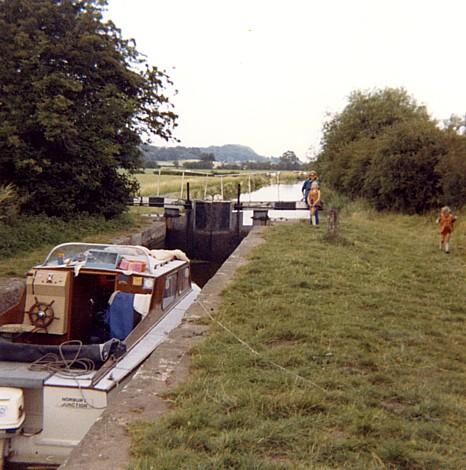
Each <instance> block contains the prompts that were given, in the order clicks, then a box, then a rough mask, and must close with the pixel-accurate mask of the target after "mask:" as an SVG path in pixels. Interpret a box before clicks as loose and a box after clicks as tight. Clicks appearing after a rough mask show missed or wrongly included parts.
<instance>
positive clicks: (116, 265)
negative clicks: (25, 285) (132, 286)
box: [41, 243, 153, 271]
mask: <svg viewBox="0 0 466 470" xmlns="http://www.w3.org/2000/svg"><path fill="white" fill-rule="evenodd" d="M128 259H129V260H131V261H133V262H140V265H141V271H145V270H146V269H149V267H150V266H151V264H153V263H151V262H150V261H149V256H148V253H147V249H146V248H144V247H138V246H130V245H104V244H90V243H64V244H62V245H58V246H56V247H55V248H54V249H53V250H52V251H51V252H50V253H49V255H48V256H47V258H46V260H45V262H44V263H43V264H42V265H41V266H43V267H45V266H47V267H67V266H76V265H83V266H86V267H93V268H101V269H122V270H125V269H127V268H126V266H120V265H121V264H122V260H128Z"/></svg>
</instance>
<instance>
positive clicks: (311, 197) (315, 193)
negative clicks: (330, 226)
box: [307, 181, 320, 226]
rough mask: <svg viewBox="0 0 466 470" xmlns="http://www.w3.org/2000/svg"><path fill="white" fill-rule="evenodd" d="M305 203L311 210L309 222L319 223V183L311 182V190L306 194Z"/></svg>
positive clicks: (316, 224)
mask: <svg viewBox="0 0 466 470" xmlns="http://www.w3.org/2000/svg"><path fill="white" fill-rule="evenodd" d="M307 205H308V206H309V210H310V211H311V220H310V222H311V224H312V225H315V226H318V225H319V205H320V189H319V183H317V182H316V181H314V182H313V183H312V184H311V190H310V191H309V194H308V195H307Z"/></svg>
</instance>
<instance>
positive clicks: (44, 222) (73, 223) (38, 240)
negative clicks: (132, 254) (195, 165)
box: [0, 214, 138, 276]
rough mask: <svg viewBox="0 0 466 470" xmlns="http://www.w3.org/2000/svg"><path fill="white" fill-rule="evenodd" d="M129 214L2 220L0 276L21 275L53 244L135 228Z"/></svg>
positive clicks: (0, 228)
mask: <svg viewBox="0 0 466 470" xmlns="http://www.w3.org/2000/svg"><path fill="white" fill-rule="evenodd" d="M137 223H138V221H137V219H136V218H135V217H132V216H130V215H129V214H125V215H122V216H121V217H118V218H115V219H113V220H106V219H104V218H103V217H84V216H82V217H75V218H73V219H72V220H70V221H64V220H62V219H59V218H56V217H40V216H20V217H17V218H16V219H15V221H14V222H13V223H10V224H4V223H0V240H1V243H0V276H22V275H24V273H25V272H26V271H27V269H29V268H30V267H31V266H32V265H33V264H36V263H38V262H39V261H41V260H42V259H43V258H44V256H45V255H46V254H47V253H48V251H49V250H50V249H51V248H53V246H55V245H57V244H59V243H64V242H69V241H79V240H85V239H89V237H90V238H91V239H92V240H95V241H97V240H98V239H100V238H101V237H103V238H104V239H106V240H107V241H108V240H109V238H110V237H111V236H114V235H116V234H117V233H121V232H124V231H126V230H128V229H130V228H131V227H135V226H136V225H137Z"/></svg>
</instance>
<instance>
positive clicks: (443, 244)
mask: <svg viewBox="0 0 466 470" xmlns="http://www.w3.org/2000/svg"><path fill="white" fill-rule="evenodd" d="M455 221H456V217H455V216H454V215H453V213H452V212H451V209H450V208H449V207H447V206H445V207H442V209H441V210H440V215H439V217H438V218H437V220H436V222H437V223H438V224H439V225H440V249H441V250H442V249H443V248H445V253H450V236H451V233H452V232H453V228H454V224H455Z"/></svg>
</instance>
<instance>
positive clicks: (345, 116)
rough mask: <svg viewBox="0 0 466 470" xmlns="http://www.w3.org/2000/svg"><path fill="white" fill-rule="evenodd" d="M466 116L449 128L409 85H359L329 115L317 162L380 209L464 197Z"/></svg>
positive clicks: (338, 185) (420, 207) (331, 179)
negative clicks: (375, 87) (342, 105)
mask: <svg viewBox="0 0 466 470" xmlns="http://www.w3.org/2000/svg"><path fill="white" fill-rule="evenodd" d="M463 124H464V120H462V119H461V118H458V117H452V118H451V119H450V120H449V121H447V122H446V123H445V125H444V127H445V129H444V130H441V129H440V128H439V126H438V125H437V122H435V121H434V120H433V119H431V118H430V116H429V114H428V113H427V110H426V109H425V107H424V106H420V105H418V104H417V103H416V101H415V100H414V99H413V98H412V97H410V96H409V95H408V94H407V92H406V91H405V90H404V89H393V88H386V89H383V90H376V91H373V92H361V91H356V92H354V93H352V94H351V96H350V98H349V103H348V105H347V106H346V107H345V109H344V110H343V112H341V113H340V114H336V115H334V116H331V117H330V119H329V120H328V121H327V122H326V123H325V125H324V129H323V139H322V151H321V153H320V154H319V157H318V161H317V165H318V168H319V170H320V172H321V174H322V175H323V177H324V178H325V180H326V181H327V182H328V183H329V184H330V185H331V186H333V187H334V188H335V189H337V190H339V191H342V192H344V193H346V194H348V195H349V196H350V197H353V198H356V197H365V198H367V199H369V201H371V203H372V204H373V205H374V207H376V208H377V209H390V210H400V211H403V212H422V211H424V210H426V209H429V208H431V207H435V206H438V205H439V204H445V203H453V202H454V203H456V204H464V203H465V202H466V197H465V196H466V194H465V192H464V190H463V191H459V192H458V188H459V187H461V185H462V184H463V185H464V186H466V172H464V168H465V163H464V158H465V153H464V152H463V153H461V152H462V149H464V145H465V143H464V142H465V136H462V135H461V129H464V126H463ZM460 155H462V157H461V156H460ZM458 171H460V174H458ZM461 171H462V173H461ZM460 175H461V176H460ZM455 188H456V190H455ZM455 191H456V193H455ZM461 201H462V202H461Z"/></svg>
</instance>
